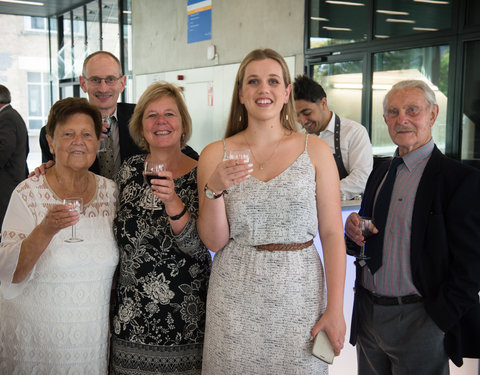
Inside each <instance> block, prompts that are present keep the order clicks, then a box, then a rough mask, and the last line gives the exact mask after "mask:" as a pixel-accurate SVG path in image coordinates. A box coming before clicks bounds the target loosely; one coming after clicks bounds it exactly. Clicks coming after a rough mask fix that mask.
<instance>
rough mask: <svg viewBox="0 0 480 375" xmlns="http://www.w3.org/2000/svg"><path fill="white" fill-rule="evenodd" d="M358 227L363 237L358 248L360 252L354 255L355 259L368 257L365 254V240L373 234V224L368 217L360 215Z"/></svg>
mask: <svg viewBox="0 0 480 375" xmlns="http://www.w3.org/2000/svg"><path fill="white" fill-rule="evenodd" d="M358 226H359V228H360V230H361V231H362V235H363V238H364V241H363V245H362V249H361V250H360V254H359V255H357V256H356V258H357V259H369V258H370V257H368V256H367V255H365V242H366V240H367V238H369V237H371V236H372V235H373V232H372V231H373V228H374V226H375V224H374V223H373V219H372V218H370V217H365V216H362V217H361V218H360V223H359V225H358Z"/></svg>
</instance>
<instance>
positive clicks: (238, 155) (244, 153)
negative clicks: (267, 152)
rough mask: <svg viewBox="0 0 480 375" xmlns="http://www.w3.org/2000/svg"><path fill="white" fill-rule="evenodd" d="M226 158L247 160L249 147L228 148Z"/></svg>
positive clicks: (248, 159) (248, 158)
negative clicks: (243, 148) (240, 148)
mask: <svg viewBox="0 0 480 375" xmlns="http://www.w3.org/2000/svg"><path fill="white" fill-rule="evenodd" d="M227 159H228V160H233V159H240V160H245V161H247V162H249V161H250V150H249V149H245V150H229V151H227Z"/></svg>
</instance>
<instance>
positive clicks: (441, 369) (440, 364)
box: [356, 293, 450, 375]
mask: <svg viewBox="0 0 480 375" xmlns="http://www.w3.org/2000/svg"><path fill="white" fill-rule="evenodd" d="M357 298H358V309H359V311H358V312H359V329H358V337H357V345H356V346H357V361H358V374H359V375H390V374H392V375H407V374H409V375H418V374H422V375H448V374H449V373H450V371H449V366H448V357H447V354H446V353H445V350H444V347H443V336H444V334H443V332H442V331H441V330H440V329H439V328H438V327H437V325H436V324H435V323H434V322H433V320H432V319H431V318H430V317H429V316H428V314H427V313H426V311H425V308H424V306H423V303H422V302H417V303H412V304H406V305H394V306H383V305H377V304H374V303H373V302H372V301H371V300H370V298H369V297H368V296H367V295H366V294H365V293H359V295H358V297H357Z"/></svg>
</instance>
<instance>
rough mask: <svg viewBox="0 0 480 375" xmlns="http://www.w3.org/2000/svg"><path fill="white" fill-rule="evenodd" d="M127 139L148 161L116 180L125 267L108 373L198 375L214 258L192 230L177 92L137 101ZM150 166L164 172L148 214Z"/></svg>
mask: <svg viewBox="0 0 480 375" xmlns="http://www.w3.org/2000/svg"><path fill="white" fill-rule="evenodd" d="M130 134H131V135H132V138H133V139H134V140H135V141H136V142H137V143H138V144H139V145H140V146H141V147H144V148H145V149H146V150H147V151H148V152H149V154H147V155H137V156H134V157H132V158H130V159H129V160H127V161H126V162H125V163H124V164H123V165H122V168H121V169H120V171H119V172H118V175H117V178H116V180H117V183H118V186H119V202H120V206H119V209H118V212H117V216H116V218H115V220H114V232H115V236H116V239H117V242H118V247H119V251H120V262H119V268H118V280H117V284H116V288H115V305H114V315H113V327H112V339H111V354H110V373H111V374H128V375H134V374H142V375H144V374H188V375H190V374H200V373H201V368H202V364H201V361H202V348H203V336H204V325H205V301H206V293H207V282H208V276H209V272H210V266H211V257H210V254H209V252H208V250H207V249H206V248H205V246H204V245H203V243H202V242H201V240H200V239H199V237H198V234H197V230H196V226H195V220H196V218H197V216H198V194H197V182H196V181H197V162H196V161H195V160H193V159H191V158H190V157H188V156H186V155H185V154H183V153H182V152H181V148H182V147H184V146H185V144H186V142H187V140H188V139H189V137H190V135H191V119H190V115H189V114H188V111H187V108H186V106H185V103H184V101H183V98H182V94H181V92H180V90H179V89H178V88H177V87H175V86H174V85H171V84H169V83H165V82H159V83H155V84H153V85H151V86H150V87H149V88H148V89H147V90H146V91H145V92H144V93H143V95H142V96H141V98H140V100H139V101H138V104H137V106H136V108H135V112H134V114H133V116H132V119H131V122H130ZM146 161H148V162H149V163H151V162H163V163H166V165H167V170H166V171H161V172H158V177H159V179H154V180H153V181H152V188H153V190H154V193H155V196H156V201H157V204H158V205H159V206H161V209H160V210H152V209H151V208H148V206H149V205H151V203H152V202H151V200H152V196H151V188H150V186H148V185H147V184H146V183H145V182H144V176H143V170H144V165H145V162H146ZM158 202H160V203H158Z"/></svg>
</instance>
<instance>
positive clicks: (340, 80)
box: [313, 60, 363, 123]
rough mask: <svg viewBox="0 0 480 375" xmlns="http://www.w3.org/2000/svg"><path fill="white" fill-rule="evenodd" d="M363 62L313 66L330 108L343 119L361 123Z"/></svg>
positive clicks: (315, 78) (314, 76) (316, 78)
mask: <svg viewBox="0 0 480 375" xmlns="http://www.w3.org/2000/svg"><path fill="white" fill-rule="evenodd" d="M362 70H363V63H362V61H361V60H360V61H343V62H334V63H328V64H318V65H314V66H313V79H314V80H315V81H317V82H318V83H319V84H320V85H321V86H322V87H323V89H324V90H325V92H326V94H327V104H328V108H329V109H330V110H332V111H334V112H335V113H337V114H338V115H339V116H341V117H345V118H349V119H351V120H354V121H357V122H359V123H361V120H362V88H363V75H362Z"/></svg>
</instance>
